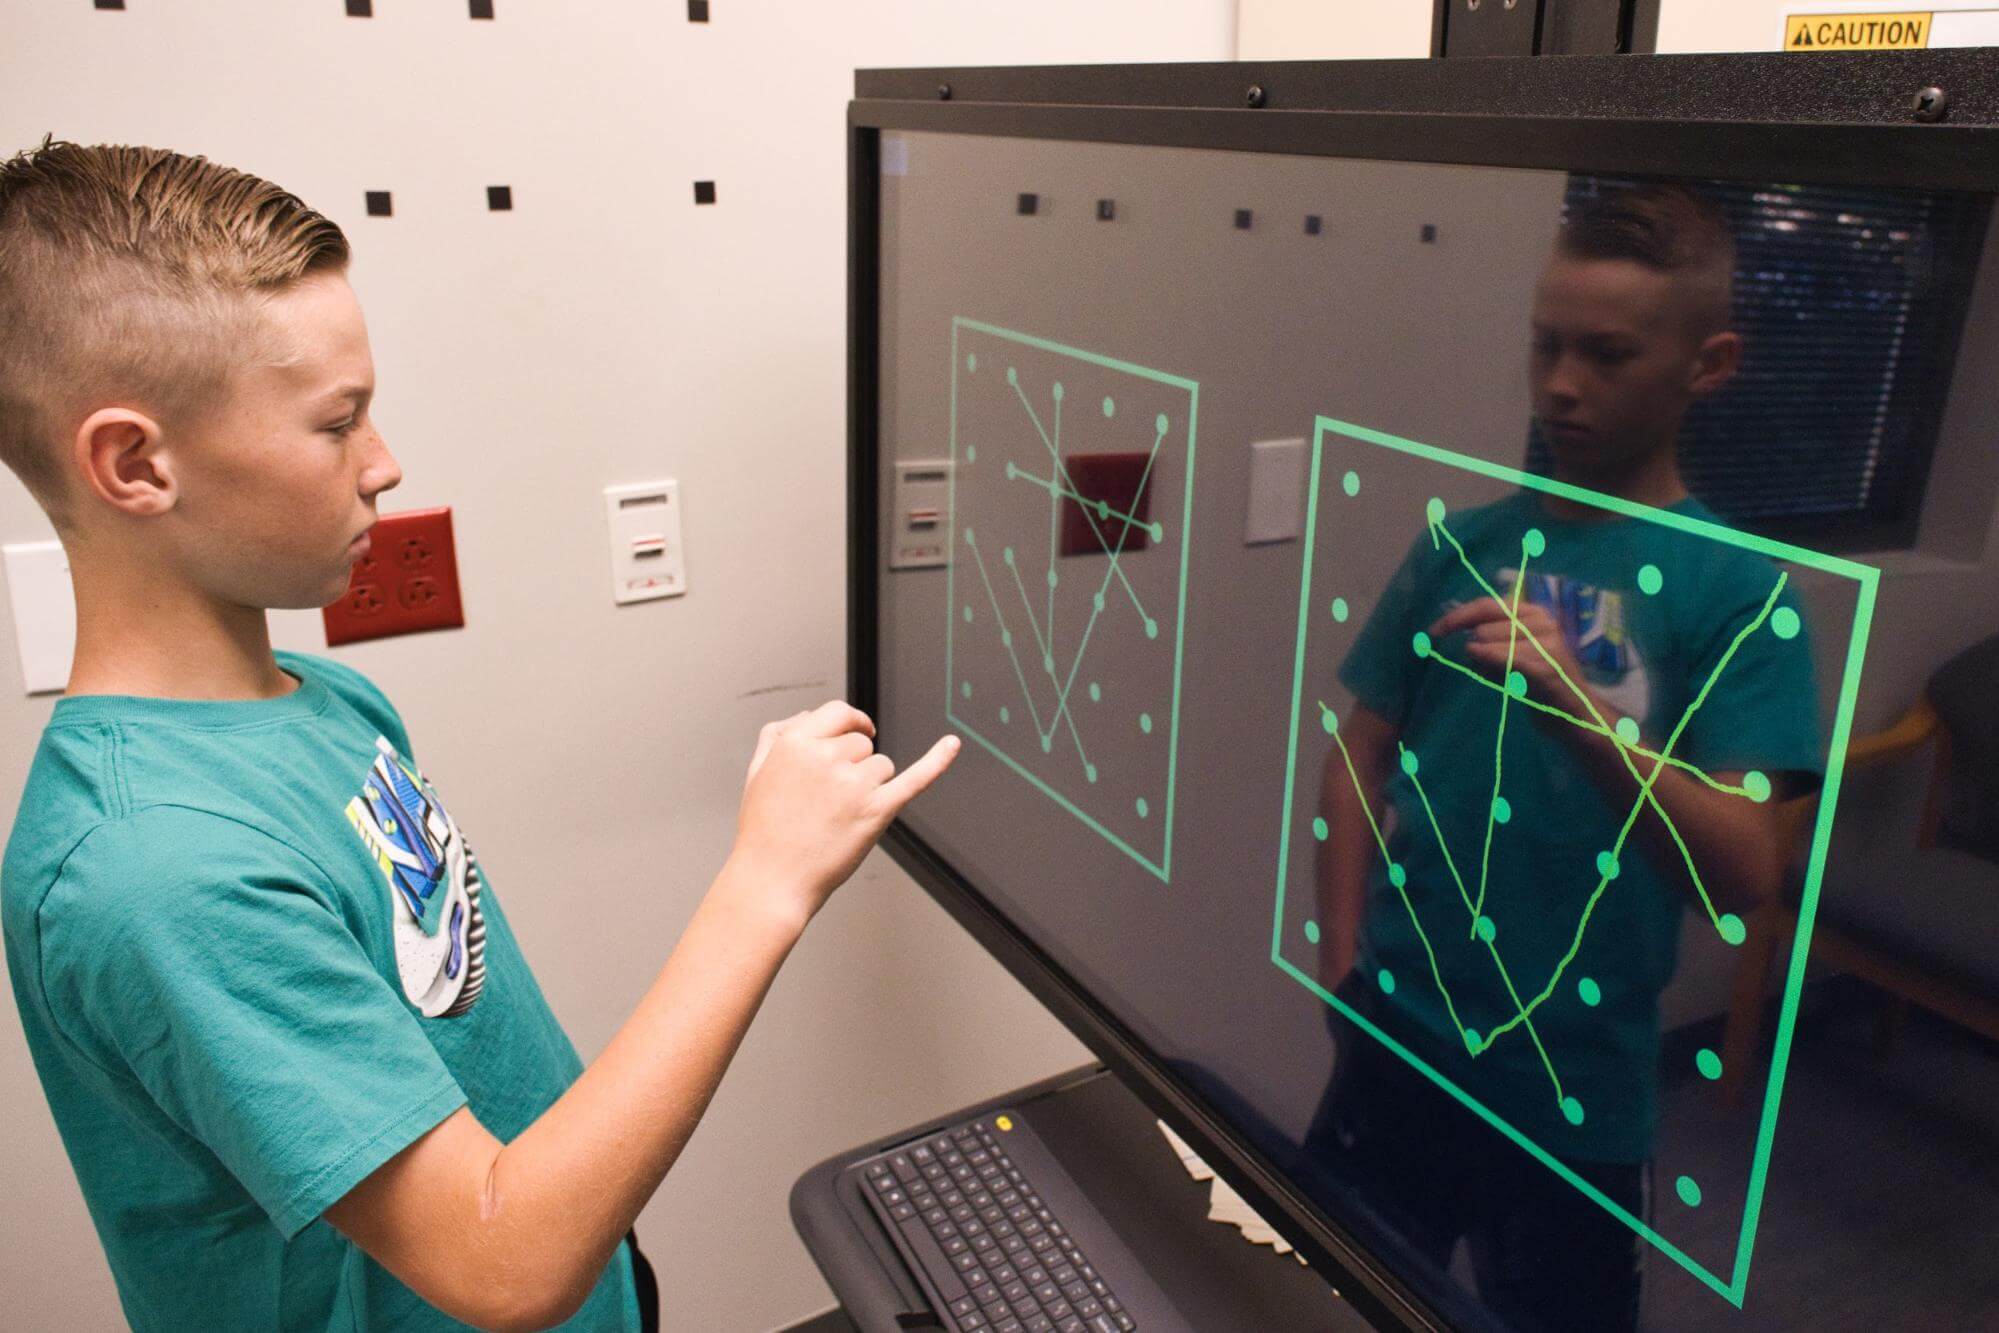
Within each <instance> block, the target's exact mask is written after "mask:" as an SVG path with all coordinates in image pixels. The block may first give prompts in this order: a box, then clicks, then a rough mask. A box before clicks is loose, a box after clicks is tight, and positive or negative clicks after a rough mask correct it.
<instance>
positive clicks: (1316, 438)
mask: <svg viewBox="0 0 1999 1333" xmlns="http://www.w3.org/2000/svg"><path fill="white" fill-rule="evenodd" d="M1325 433H1326V428H1325V426H1324V425H1318V426H1315V427H1314V428H1313V431H1312V475H1311V478H1310V480H1309V481H1308V482H1307V483H1306V486H1305V543H1304V546H1303V548H1302V552H1301V555H1300V557H1299V558H1300V560H1301V561H1302V567H1301V568H1300V569H1299V571H1298V649H1297V652H1296V653H1295V654H1294V655H1293V657H1292V662H1291V736H1290V739H1289V741H1288V742H1287V743H1286V745H1287V748H1286V750H1285V753H1286V754H1288V755H1289V756H1290V762H1288V763H1286V764H1285V765H1284V819H1283V822H1281V823H1280V824H1278V826H1277V909H1276V911H1275V912H1274V913H1273V914H1272V917H1271V921H1270V961H1271V962H1273V963H1276V964H1278V965H1279V966H1282V965H1283V962H1284V892H1285V889H1284V881H1285V869H1286V867H1288V866H1289V865H1290V864H1291V811H1292V802H1293V801H1294V800H1295V798H1296V795H1297V787H1298V715H1299V714H1300V713H1302V712H1303V711H1304V708H1305V641H1306V638H1307V637H1308V636H1307V629H1308V627H1309V626H1310V625H1311V623H1312V618H1311V614H1310V613H1311V607H1312V552H1313V550H1314V547H1315V543H1316V540H1317V536H1318V531H1319V462H1320V459H1321V457H1322V455H1323V452H1324V451H1323V450H1322V449H1321V448H1320V444H1321V442H1322V441H1323V440H1324V438H1325ZM1182 544H1183V545H1184V542H1183V543H1182ZM1182 619H1183V621H1184V619H1185V617H1184V616H1183V617H1182ZM944 697H945V699H946V700H947V701H948V700H949V699H950V697H951V695H950V691H949V690H948V689H947V690H946V691H945V693H944ZM1174 712H1175V714H1176V715H1177V714H1178V712H1179V709H1178V708H1177V707H1176V708H1175V709H1174ZM1168 804H1169V805H1170V804H1171V803H1170V802H1169V803H1168Z"/></svg>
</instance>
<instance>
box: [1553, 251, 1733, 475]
mask: <svg viewBox="0 0 1999 1333" xmlns="http://www.w3.org/2000/svg"><path fill="white" fill-rule="evenodd" d="M1685 281H1686V280H1685V279H1682V278H1679V277H1677V276H1676V275H1674V274H1671V273H1661V272H1659V271H1657V270H1655V269H1651V268H1647V267H1646V266H1644V265H1643V264H1639V263H1637V262H1635V261H1632V260H1626V259H1576V258H1572V257H1570V256H1567V255H1563V254H1559V253H1558V254H1556V256H1555V257H1554V258H1553V259H1552V260H1550V261H1549V263H1548V267H1547V269H1546V270H1545V271H1544V272H1543V273H1542V275H1541V281H1540V284H1539V285H1538V286H1537V287H1536V288H1535V290H1534V314H1533V354H1532V357H1531V363H1530V364H1531V370H1530V375H1531V380H1532V389H1533V399H1534V415H1535V418H1536V419H1537V420H1538V421H1539V423H1540V426H1541V434H1542V438H1544V439H1545V440H1547V442H1548V448H1549V451H1550V452H1551V453H1552V454H1553V455H1554V459H1555V462H1556V464H1557V465H1558V467H1559V469H1560V470H1561V472H1562V473H1563V474H1564V475H1566V476H1574V477H1578V478H1603V479H1605V480H1613V479H1615V478H1616V477H1618V476H1621V475H1624V474H1628V473H1629V472H1630V471H1631V470H1632V469H1633V468H1634V467H1636V466H1637V465H1638V464H1640V463H1642V462H1644V461H1645V460H1646V459H1648V458H1649V457H1651V455H1652V454H1654V453H1655V452H1656V451H1658V450H1659V449H1662V448H1671V447H1672V446H1673V444H1674V441H1675V437H1676V436H1677V434H1678V432H1679V427H1680V419H1681V418H1682V417H1683V416H1684V415H1685V414H1686V410H1687V406H1688V404H1689V403H1691V402H1692V401H1693V400H1694V399H1695V398H1697V397H1700V396H1702V395H1704V394H1708V393H1712V392H1713V391H1714V390H1715V389H1717V388H1719V387H1720V386H1721V385H1722V384H1723V383H1725V382H1726V381H1727V380H1728V378H1729V376H1730V375H1732V374H1733V373H1734V369H1735V364H1736V358H1737V356H1738V355H1739V348H1740V342H1741V340H1740V338H1739V337H1738V336H1737V335H1736V334H1733V333H1715V334H1712V335H1709V336H1705V337H1704V336H1702V333H1701V332H1700V330H1699V318H1700V312H1699V309H1698V306H1697V304H1696V302H1697V301H1698V299H1699V298H1698V297H1697V296H1696V295H1695V294H1693V293H1690V292H1688V291H1686V290H1685V289H1684V287H1685Z"/></svg>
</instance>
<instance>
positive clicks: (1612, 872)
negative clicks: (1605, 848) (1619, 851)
mask: <svg viewBox="0 0 1999 1333" xmlns="http://www.w3.org/2000/svg"><path fill="white" fill-rule="evenodd" d="M1620 869H1622V867H1620V866H1619V865H1618V864H1617V857H1616V855H1615V854H1613V853H1611V852H1598V853H1597V854H1596V873H1597V874H1599V875H1602V876H1603V877H1604V878H1605V879H1616V878H1617V872H1618V871H1619V870H1620Z"/></svg>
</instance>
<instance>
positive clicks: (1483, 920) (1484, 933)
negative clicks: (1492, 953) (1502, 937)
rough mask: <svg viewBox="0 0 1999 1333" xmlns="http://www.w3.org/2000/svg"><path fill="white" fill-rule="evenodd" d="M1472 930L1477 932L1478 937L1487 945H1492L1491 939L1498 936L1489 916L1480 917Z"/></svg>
mask: <svg viewBox="0 0 1999 1333" xmlns="http://www.w3.org/2000/svg"><path fill="white" fill-rule="evenodd" d="M1473 929H1475V930H1477V931H1478V937H1479V938H1480V939H1482V940H1484V941H1485V942H1486V943H1487V944H1490V943H1492V937H1493V936H1495V935H1497V934H1499V927H1498V925H1497V924H1495V923H1494V921H1493V919H1492V918H1491V917H1489V916H1482V917H1480V918H1479V919H1478V924H1477V925H1476V926H1475V927H1473Z"/></svg>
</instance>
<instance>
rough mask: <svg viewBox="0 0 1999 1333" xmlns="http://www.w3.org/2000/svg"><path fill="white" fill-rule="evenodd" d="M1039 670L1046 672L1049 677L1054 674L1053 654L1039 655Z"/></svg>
mask: <svg viewBox="0 0 1999 1333" xmlns="http://www.w3.org/2000/svg"><path fill="white" fill-rule="evenodd" d="M1041 669H1042V670H1043V671H1046V672H1047V673H1048V674H1049V675H1050V676H1051V677H1052V676H1053V675H1054V674H1055V654H1053V653H1043V654H1042V655H1041Z"/></svg>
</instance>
